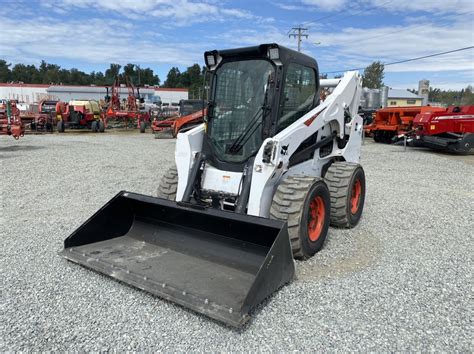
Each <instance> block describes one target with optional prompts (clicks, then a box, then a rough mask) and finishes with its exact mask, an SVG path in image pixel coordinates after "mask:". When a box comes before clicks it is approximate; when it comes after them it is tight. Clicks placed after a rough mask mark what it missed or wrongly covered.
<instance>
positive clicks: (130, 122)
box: [105, 76, 150, 133]
mask: <svg viewBox="0 0 474 354" xmlns="http://www.w3.org/2000/svg"><path fill="white" fill-rule="evenodd" d="M120 87H121V85H120V79H119V77H118V76H117V77H116V79H115V81H114V83H113V85H112V88H111V96H110V97H109V94H108V88H107V96H106V101H108V104H107V109H106V111H105V117H106V118H107V120H111V121H112V122H118V121H121V122H122V123H123V125H124V126H125V127H126V128H128V127H133V126H135V125H136V127H137V128H138V129H140V133H145V130H146V127H147V125H148V124H149V123H150V113H149V112H146V111H145V105H144V99H143V98H141V97H140V89H139V88H138V87H137V88H136V87H135V86H133V84H132V82H131V81H130V79H129V77H128V76H127V77H126V87H127V89H128V96H127V98H126V99H124V100H123V101H121V100H120Z"/></svg>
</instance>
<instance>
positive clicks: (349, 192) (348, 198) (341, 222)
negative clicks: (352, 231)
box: [324, 162, 365, 228]
mask: <svg viewBox="0 0 474 354" xmlns="http://www.w3.org/2000/svg"><path fill="white" fill-rule="evenodd" d="M324 179H325V180H326V183H327V185H328V187H329V191H330V193H331V226H334V227H339V228H352V227H354V226H356V225H357V224H358V223H359V220H360V218H361V216H362V211H363V210H364V202H365V173H364V169H363V168H362V166H361V165H359V164H356V163H350V162H334V163H333V164H332V165H331V166H330V167H329V169H328V170H327V172H326V175H325V176H324Z"/></svg>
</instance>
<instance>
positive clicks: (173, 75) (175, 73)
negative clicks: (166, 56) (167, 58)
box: [163, 67, 182, 88]
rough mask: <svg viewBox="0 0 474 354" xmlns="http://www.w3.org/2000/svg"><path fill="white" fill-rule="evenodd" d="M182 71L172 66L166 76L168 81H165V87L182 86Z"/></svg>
mask: <svg viewBox="0 0 474 354" xmlns="http://www.w3.org/2000/svg"><path fill="white" fill-rule="evenodd" d="M180 79H181V72H180V71H179V69H178V68H176V67H172V68H171V69H170V71H169V72H168V75H167V76H166V81H165V83H164V85H163V86H164V87H169V88H174V87H182V86H180V84H181V81H180Z"/></svg>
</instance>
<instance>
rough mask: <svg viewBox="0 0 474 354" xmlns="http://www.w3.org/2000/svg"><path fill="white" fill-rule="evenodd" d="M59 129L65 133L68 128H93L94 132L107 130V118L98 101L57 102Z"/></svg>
mask: <svg viewBox="0 0 474 354" xmlns="http://www.w3.org/2000/svg"><path fill="white" fill-rule="evenodd" d="M56 119H57V121H58V122H57V129H58V132H59V133H64V131H65V129H66V128H70V129H81V128H86V129H91V130H92V131H93V132H101V133H103V132H104V131H105V128H106V127H107V120H106V118H104V117H102V116H101V112H100V106H99V103H98V102H97V101H91V100H89V101H70V102H69V103H68V104H66V103H64V102H58V103H57V104H56Z"/></svg>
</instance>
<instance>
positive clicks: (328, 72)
mask: <svg viewBox="0 0 474 354" xmlns="http://www.w3.org/2000/svg"><path fill="white" fill-rule="evenodd" d="M473 48H474V46H470V47H464V48H459V49H454V50H448V51H446V52H440V53H435V54H429V55H424V56H422V57H416V58H410V59H404V60H399V61H393V62H391V63H382V64H383V65H384V66H389V65H396V64H401V63H407V62H410V61H416V60H421V59H426V58H432V57H437V56H440V55H445V54H450V53H456V52H461V51H463V50H469V49H473ZM363 69H365V67H363V68H353V69H346V70H335V71H325V72H324V74H334V73H341V72H344V71H354V70H363Z"/></svg>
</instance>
